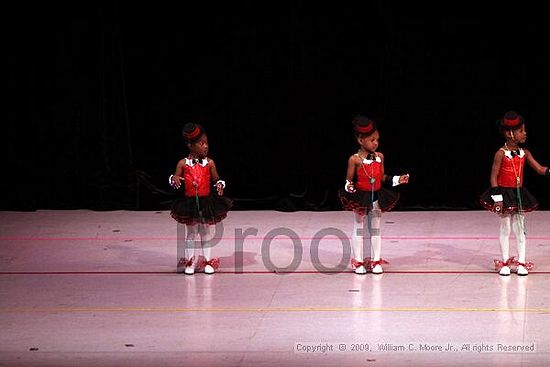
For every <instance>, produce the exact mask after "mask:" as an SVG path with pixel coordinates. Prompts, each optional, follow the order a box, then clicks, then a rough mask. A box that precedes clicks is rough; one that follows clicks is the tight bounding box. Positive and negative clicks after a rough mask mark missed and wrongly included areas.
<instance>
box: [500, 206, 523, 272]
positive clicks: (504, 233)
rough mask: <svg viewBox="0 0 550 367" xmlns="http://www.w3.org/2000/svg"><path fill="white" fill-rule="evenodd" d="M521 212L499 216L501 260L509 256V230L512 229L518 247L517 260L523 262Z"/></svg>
mask: <svg viewBox="0 0 550 367" xmlns="http://www.w3.org/2000/svg"><path fill="white" fill-rule="evenodd" d="M523 221H524V216H523V214H516V213H514V214H504V215H502V216H501V217H500V236H499V240H500V252H501V254H502V260H503V261H506V260H508V258H509V257H510V232H511V230H513V231H514V235H515V237H516V242H517V248H518V261H519V262H521V263H524V262H525V242H526V241H525V231H524V228H525V227H524V222H523Z"/></svg>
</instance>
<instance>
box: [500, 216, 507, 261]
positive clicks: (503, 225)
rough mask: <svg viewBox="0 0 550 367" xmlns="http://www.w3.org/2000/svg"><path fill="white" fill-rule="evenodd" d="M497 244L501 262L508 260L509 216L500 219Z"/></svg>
mask: <svg viewBox="0 0 550 367" xmlns="http://www.w3.org/2000/svg"><path fill="white" fill-rule="evenodd" d="M499 242H500V253H501V254H502V261H506V260H508V259H509V258H510V215H503V216H502V217H500V234H499Z"/></svg>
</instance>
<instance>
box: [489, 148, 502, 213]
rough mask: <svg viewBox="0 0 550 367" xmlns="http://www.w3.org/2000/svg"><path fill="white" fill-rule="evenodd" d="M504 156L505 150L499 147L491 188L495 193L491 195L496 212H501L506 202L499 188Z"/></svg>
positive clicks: (492, 172) (492, 173) (493, 168)
mask: <svg viewBox="0 0 550 367" xmlns="http://www.w3.org/2000/svg"><path fill="white" fill-rule="evenodd" d="M502 157H504V151H503V150H501V149H499V150H498V151H497V152H496V153H495V157H494V158H493V166H492V167H491V178H490V181H491V188H492V190H493V193H492V195H491V197H492V198H493V201H494V204H493V211H495V212H497V213H498V212H501V211H502V208H503V206H504V203H503V201H502V195H501V194H500V191H499V190H498V180H497V179H498V172H499V171H500V165H501V163H502Z"/></svg>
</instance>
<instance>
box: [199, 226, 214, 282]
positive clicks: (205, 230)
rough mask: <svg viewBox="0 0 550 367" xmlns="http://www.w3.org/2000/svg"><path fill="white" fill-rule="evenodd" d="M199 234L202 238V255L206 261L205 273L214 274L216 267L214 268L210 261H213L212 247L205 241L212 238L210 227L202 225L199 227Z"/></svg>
mask: <svg viewBox="0 0 550 367" xmlns="http://www.w3.org/2000/svg"><path fill="white" fill-rule="evenodd" d="M199 233H200V236H201V247H202V255H203V256H204V260H205V261H206V265H205V266H204V272H205V273H206V274H213V273H214V267H213V266H212V264H210V260H212V256H211V254H212V247H211V246H210V244H209V243H208V240H205V239H207V238H209V236H210V225H209V224H201V225H200V227H199Z"/></svg>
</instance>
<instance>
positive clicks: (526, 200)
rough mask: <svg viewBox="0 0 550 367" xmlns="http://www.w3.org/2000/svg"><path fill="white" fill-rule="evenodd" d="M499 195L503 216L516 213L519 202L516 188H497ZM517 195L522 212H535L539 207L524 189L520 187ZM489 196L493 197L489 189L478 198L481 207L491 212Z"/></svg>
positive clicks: (535, 200)
mask: <svg viewBox="0 0 550 367" xmlns="http://www.w3.org/2000/svg"><path fill="white" fill-rule="evenodd" d="M499 190H500V194H501V195H502V200H503V208H502V213H503V214H510V213H518V212H519V204H520V200H519V198H518V192H517V189H516V188H511V187H499ZM519 193H520V197H521V206H522V207H523V211H524V212H531V211H533V210H536V209H537V208H538V206H539V203H538V201H537V199H535V197H534V196H533V195H531V193H530V192H529V191H528V190H527V189H526V188H525V187H520V188H519ZM491 195H494V193H493V191H492V190H491V189H490V188H489V189H487V190H486V191H485V192H484V193H483V194H481V196H480V198H479V202H480V203H481V205H482V206H483V207H484V208H485V209H487V210H490V211H492V210H493V204H494V201H493V198H491Z"/></svg>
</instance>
